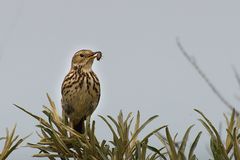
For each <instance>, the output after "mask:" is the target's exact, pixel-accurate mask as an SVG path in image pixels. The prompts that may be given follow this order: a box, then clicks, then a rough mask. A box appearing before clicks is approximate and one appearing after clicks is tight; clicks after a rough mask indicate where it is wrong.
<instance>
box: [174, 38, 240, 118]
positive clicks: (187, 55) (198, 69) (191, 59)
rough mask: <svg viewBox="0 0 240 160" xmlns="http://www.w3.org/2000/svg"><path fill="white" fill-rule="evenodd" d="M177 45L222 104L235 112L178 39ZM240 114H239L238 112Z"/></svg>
mask: <svg viewBox="0 0 240 160" xmlns="http://www.w3.org/2000/svg"><path fill="white" fill-rule="evenodd" d="M176 41H177V45H178V47H179V49H180V50H181V52H182V54H183V55H184V57H185V58H186V59H187V60H188V61H189V62H190V63H191V65H192V66H193V67H194V68H195V69H196V71H197V72H198V73H199V75H200V76H201V77H202V78H203V79H204V80H205V82H206V83H207V85H208V86H209V87H210V88H211V89H212V91H213V93H214V94H215V95H216V96H217V97H218V98H219V99H220V100H221V102H222V103H224V104H225V105H226V106H227V107H228V108H229V109H231V110H233V109H234V107H233V105H231V104H230V103H229V102H228V101H227V100H226V99H225V98H224V97H223V96H222V94H220V92H219V91H218V90H217V88H216V87H215V86H214V85H213V84H212V83H211V81H210V80H209V79H208V77H207V76H206V75H205V74H204V72H203V71H202V70H201V69H200V68H199V66H198V65H197V63H196V62H195V60H194V58H192V57H191V56H190V55H189V54H188V53H187V52H186V50H185V49H184V48H183V46H182V44H181V43H180V40H179V39H178V38H177V39H176ZM236 113H237V114H239V113H238V112H236Z"/></svg>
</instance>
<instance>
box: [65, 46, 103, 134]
mask: <svg viewBox="0 0 240 160" xmlns="http://www.w3.org/2000/svg"><path fill="white" fill-rule="evenodd" d="M101 57H102V53H101V52H100V51H98V52H93V51H91V50H80V51H78V52H76V53H75V54H74V56H73V58H72V64H71V69H70V71H69V73H68V74H67V75H66V77H65V78H64V80H63V83H62V89H61V92H62V109H63V114H64V115H65V116H66V117H67V118H69V121H70V125H71V126H72V127H73V128H74V129H75V130H76V131H78V132H79V133H84V121H85V120H86V118H87V117H88V116H90V115H91V114H92V113H93V111H94V110H95V109H96V107H97V105H98V102H99V99H100V83H99V80H98V77H97V75H96V74H95V73H94V72H93V71H92V64H93V62H94V59H95V58H96V59H97V60H100V59H101Z"/></svg>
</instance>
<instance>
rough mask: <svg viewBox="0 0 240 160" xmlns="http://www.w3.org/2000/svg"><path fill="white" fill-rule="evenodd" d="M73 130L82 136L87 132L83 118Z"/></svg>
mask: <svg viewBox="0 0 240 160" xmlns="http://www.w3.org/2000/svg"><path fill="white" fill-rule="evenodd" d="M73 128H74V129H75V130H76V131H78V132H79V133H80V134H83V133H84V132H85V127H84V118H82V119H81V120H80V121H79V122H78V123H77V124H74V126H73Z"/></svg>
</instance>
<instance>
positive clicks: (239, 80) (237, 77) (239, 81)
mask: <svg viewBox="0 0 240 160" xmlns="http://www.w3.org/2000/svg"><path fill="white" fill-rule="evenodd" d="M232 68H233V72H234V75H235V77H236V80H237V82H238V85H239V87H240V76H239V73H238V71H237V69H236V68H235V67H234V66H232Z"/></svg>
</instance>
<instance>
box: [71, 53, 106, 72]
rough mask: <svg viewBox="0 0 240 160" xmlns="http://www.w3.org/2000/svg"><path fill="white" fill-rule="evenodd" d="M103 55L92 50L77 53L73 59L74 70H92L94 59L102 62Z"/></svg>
mask: <svg viewBox="0 0 240 160" xmlns="http://www.w3.org/2000/svg"><path fill="white" fill-rule="evenodd" d="M101 57H102V53H101V52H100V51H97V52H93V51H91V50H80V51H77V52H76V53H75V54H74V56H73V58H72V68H79V67H81V68H82V69H84V70H91V68H92V64H93V61H94V59H95V58H96V59H97V60H100V59H101Z"/></svg>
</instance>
